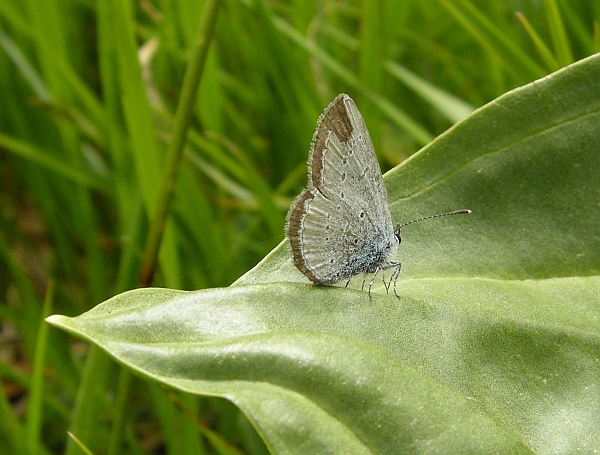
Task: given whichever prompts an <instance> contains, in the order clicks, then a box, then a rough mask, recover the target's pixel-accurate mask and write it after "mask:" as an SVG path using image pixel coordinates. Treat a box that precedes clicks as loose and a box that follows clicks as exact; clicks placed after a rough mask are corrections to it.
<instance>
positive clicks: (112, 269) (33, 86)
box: [0, 0, 600, 454]
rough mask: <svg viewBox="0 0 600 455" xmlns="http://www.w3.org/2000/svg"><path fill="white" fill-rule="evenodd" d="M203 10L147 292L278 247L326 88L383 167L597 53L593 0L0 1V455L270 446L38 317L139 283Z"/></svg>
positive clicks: (236, 271) (226, 275)
mask: <svg viewBox="0 0 600 455" xmlns="http://www.w3.org/2000/svg"><path fill="white" fill-rule="evenodd" d="M206 3H208V4H210V5H212V6H214V7H216V8H218V16H217V20H216V22H215V27H214V33H213V35H212V37H211V44H210V51H209V53H208V56H207V60H206V65H205V68H204V72H203V73H202V79H201V83H200V87H199V90H198V92H197V100H196V103H195V105H194V110H193V118H192V123H191V129H190V130H189V132H188V136H187V142H186V145H185V152H184V155H183V159H182V161H181V166H180V170H179V173H178V176H177V181H176V184H175V188H174V199H173V204H172V207H171V210H170V216H169V218H168V222H167V229H166V231H165V236H164V238H163V240H162V244H161V250H160V256H159V265H158V269H157V272H156V274H155V277H154V281H153V285H155V286H162V287H170V288H176V289H185V290H193V289H201V288H207V287H217V286H228V285H229V284H231V283H232V282H233V281H235V280H236V279H237V278H239V277H240V276H241V275H242V274H244V273H245V272H246V271H248V270H249V269H250V268H251V267H253V266H254V265H255V264H256V263H257V262H258V261H259V260H260V259H261V258H262V257H264V255H265V254H266V253H268V252H269V251H270V250H271V249H272V248H273V247H274V246H276V245H277V244H278V243H279V242H281V240H282V239H283V226H284V221H285V213H286V211H287V209H288V207H289V204H290V202H291V200H292V199H293V198H294V196H295V195H296V194H298V192H299V191H300V189H301V188H302V187H303V186H304V185H305V184H306V160H307V157H308V150H309V146H310V140H311V137H312V134H313V131H314V128H315V127H316V122H317V118H318V116H319V115H320V113H321V112H322V111H323V109H324V108H325V107H326V106H327V104H328V103H329V102H330V101H331V100H333V98H334V97H335V96H336V95H337V94H338V93H341V92H346V93H348V94H349V95H350V96H351V97H353V98H354V100H355V101H356V103H357V105H358V106H359V108H360V110H361V112H362V114H363V116H364V117H365V120H366V123H367V126H368V128H369V131H370V133H371V137H372V139H373V142H374V145H375V149H376V151H377V154H378V157H379V159H380V163H381V165H382V169H383V170H384V171H385V170H387V169H389V168H391V167H393V166H395V165H397V164H398V163H400V162H401V161H403V160H404V159H405V158H407V157H408V156H410V155H411V154H412V153H414V152H416V151H417V150H419V149H420V148H421V147H422V146H424V145H426V144H427V143H428V142H429V141H431V140H432V139H433V138H435V137H436V136H437V135H439V134H440V133H442V132H444V131H445V130H446V129H448V128H449V127H451V126H452V125H453V124H454V123H456V122H457V121H459V120H460V119H461V118H463V117H464V116H466V115H468V114H469V113H470V112H471V111H472V110H473V109H475V108H477V107H480V106H482V105H483V104H485V103H486V102H488V101H491V100H493V99H494V98H496V97H497V96H499V95H501V94H503V93H505V92H506V91H508V90H510V89H512V88H515V87H518V86H521V85H524V84H527V83H528V82H531V81H533V80H535V79H538V78H540V77H543V76H545V75H547V74H549V73H551V72H553V71H555V70H557V69H559V68H561V67H563V66H566V65H568V64H569V63H572V62H574V61H577V60H579V59H581V58H584V57H586V56H588V55H591V54H593V53H595V52H598V51H600V38H599V20H600V3H599V2H589V1H583V0H581V1H569V2H567V1H560V0H544V1H542V0H538V1H535V0H531V1H527V0H521V1H500V0H495V1H487V2H476V1H469V0H377V1H372V2H371V1H350V0H349V1H328V0H321V1H307V0H288V1H277V0H272V1H267V0H223V1H221V2H215V1H210V2H205V1H202V0H193V1H190V0H179V1H177V0H142V1H140V2H133V1H125V0H121V1H119V0H104V1H100V2H92V1H88V0H44V1H39V0H18V1H17V0H3V1H2V2H0V176H1V178H0V291H1V292H0V377H1V378H2V393H1V394H0V452H1V453H8V454H12V453H14V454H34V453H35V454H55V453H70V454H75V453H83V452H81V451H80V449H79V448H78V447H77V446H76V444H74V443H73V440H72V439H70V438H69V437H68V436H67V431H71V432H72V433H73V434H74V435H75V436H76V437H78V438H79V439H81V441H82V442H83V444H85V445H86V446H88V447H89V448H90V449H91V450H92V451H93V452H94V453H111V454H112V453H132V454H138V453H139V454H142V453H143V454H179V453H195V454H197V453H248V454H263V453H267V449H266V448H265V446H264V444H263V443H262V442H261V440H260V438H259V436H258V435H257V434H256V432H255V430H254V429H253V428H252V425H251V424H250V423H249V422H248V421H247V420H246V419H245V417H244V416H243V415H242V414H241V413H240V412H239V411H238V410H237V409H236V408H235V407H234V406H233V405H231V404H230V403H228V402H226V401H225V400H221V399H217V398H197V397H191V396H186V395H184V394H175V393H167V392H165V391H164V390H163V389H161V388H160V387H158V386H157V385H155V384H151V383H148V382H146V381H144V380H142V379H139V378H135V377H128V376H127V375H126V374H124V373H122V372H121V371H120V368H119V367H118V366H117V365H116V364H115V363H113V362H112V361H111V360H109V359H108V358H106V357H105V356H104V354H102V353H100V352H98V351H97V350H93V349H91V348H90V347H89V346H88V345H87V344H86V343H84V342H81V341H78V340H74V339H72V338H70V337H69V336H67V335H66V334H65V333H62V332H59V331H58V330H55V329H52V328H50V327H49V326H48V325H47V324H45V323H44V322H43V317H44V316H45V315H48V314H50V313H60V314H66V315H69V316H74V315H77V314H80V313H82V312H84V311H86V310H87V309H89V308H91V307H93V306H94V305H96V304H98V303H100V302H102V301H103V300H106V299H107V298H110V297H111V296H113V295H115V294H116V293H119V292H122V291H125V290H128V289H133V288H135V287H137V285H138V277H139V274H140V265H141V258H142V252H143V250H144V243H145V239H146V236H147V234H148V227H149V222H150V221H149V220H150V215H149V214H150V213H153V210H154V201H155V199H156V194H157V191H159V189H158V188H159V182H160V174H161V170H162V169H163V162H164V159H165V152H166V150H167V146H168V144H169V141H170V138H171V132H172V126H173V121H174V114H175V109H176V106H177V104H178V102H179V99H180V96H181V85H182V80H183V76H184V72H185V70H186V68H187V64H188V59H189V58H190V50H191V49H192V44H193V40H194V36H195V35H196V33H197V32H196V31H197V29H198V27H199V24H200V23H201V19H202V17H203V11H204V9H205V6H206ZM124 381H125V382H124ZM107 441H110V443H109V442H107Z"/></svg>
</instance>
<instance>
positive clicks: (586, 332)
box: [49, 55, 600, 454]
mask: <svg viewBox="0 0 600 455" xmlns="http://www.w3.org/2000/svg"><path fill="white" fill-rule="evenodd" d="M598 81H600V56H598V55H596V56H593V57H591V58H588V59H586V60H584V61H581V62H579V63H576V64H574V65H572V66H570V67H567V68H565V69H563V70H561V71H559V72H557V73H554V74H552V75H550V76H548V77H546V78H544V79H542V80H540V81H537V82H535V83H533V84H530V85H528V86H526V87H523V88H520V89H517V90H514V91H512V92H510V93H508V94H506V95H505V96H502V97H500V98H499V99H497V100H495V101H493V102H492V103H490V104H488V105H487V106H485V107H484V108H482V109H480V110H478V111H476V112H475V113H473V114H472V115H471V116H469V117H468V118H466V119H465V120H464V121H462V122H461V123H459V124H457V125H456V126H455V127H454V128H452V129H451V130H449V131H448V132H447V133H445V134H444V135H442V136H440V137H439V138H438V139H437V140H435V141H434V142H433V143H431V144H430V145H429V146H428V147H426V148H424V149H423V150H422V151H421V152H419V153H418V154H416V155H415V156H413V157H412V158H411V159H409V160H407V161H406V162H405V163H403V164H402V165H401V166H399V167H398V168H396V169H394V170H392V171H390V172H389V173H388V174H386V176H385V180H386V184H387V186H388V193H389V198H390V206H391V210H392V217H393V219H394V220H395V221H396V222H400V221H407V220H411V219H414V218H418V217H420V216H423V215H429V214H435V213H440V212H445V211H449V210H455V209H460V208H469V209H471V210H473V214H472V215H469V216H460V217H446V218H442V219H437V220H431V221H428V222H423V223H419V224H415V225H411V226H409V227H407V228H406V229H405V230H404V231H403V243H402V245H401V248H400V256H401V257H400V260H401V261H402V264H403V266H402V273H401V275H400V279H399V280H398V292H399V294H400V298H396V297H394V296H393V295H387V294H386V293H385V289H384V288H383V286H382V285H381V283H380V282H379V280H378V281H377V286H374V292H373V295H372V296H371V297H369V295H368V294H367V293H366V292H363V291H361V290H360V287H361V282H362V277H357V278H355V279H354V280H353V281H352V283H351V284H350V286H349V288H348V289H345V288H343V284H342V287H318V286H313V285H311V284H309V283H307V280H306V278H304V276H302V275H301V274H300V273H299V272H298V271H297V270H296V269H295V268H294V266H293V265H292V263H291V261H290V255H289V253H288V252H287V250H286V247H285V245H284V244H283V243H282V244H281V245H280V246H279V247H278V248H276V249H275V250H274V251H273V252H272V253H271V254H270V255H269V256H268V257H267V258H265V260H264V261H263V262H261V263H260V264H259V265H258V266H257V267H256V268H254V269H253V270H252V271H250V272H249V273H247V274H246V275H245V276H244V277H242V278H241V279H240V280H238V282H236V283H235V285H234V286H231V287H229V288H225V289H213V290H205V291H196V292H182V291H173V290H166V289H141V290H136V291H130V292H127V293H124V294H121V295H118V296H116V297H114V298H112V299H110V300H108V301H107V302H104V303H103V304H101V305H98V306H97V307H96V308H94V309H92V310H91V311H89V312H87V313H85V314H83V315H81V316H78V317H75V318H67V317H64V316H52V317H50V318H49V321H50V322H51V323H52V324H55V325H57V326H59V327H61V328H63V329H65V330H67V331H69V332H71V333H73V334H75V335H77V336H80V337H82V338H84V339H87V340H89V341H90V342H92V343H95V344H97V345H99V346H101V347H102V348H103V349H105V350H106V351H107V352H109V353H110V354H111V355H113V356H114V357H115V358H116V359H117V360H119V361H120V362H121V363H123V364H125V365H127V366H129V367H130V368H132V369H134V370H136V371H138V372H139V373H141V374H142V375H144V376H147V377H150V378H153V379H156V380H158V381H160V382H162V383H165V384H167V385H170V386H172V387H176V388H178V389H181V390H186V391H190V392H193V393H198V394H207V395H218V396H223V397H226V398H228V399H230V400H231V401H233V402H234V403H236V404H237V405H238V406H239V407H240V408H241V409H242V410H243V411H244V412H245V413H246V414H247V415H248V417H249V418H250V419H251V420H252V421H253V422H254V423H255V425H256V427H257V429H258V431H259V432H260V433H261V434H262V435H263V437H264V439H265V441H266V442H267V444H268V445H269V447H270V448H271V450H272V451H273V453H277V454H315V453H319V454H321V453H369V454H392V453H403V454H404V453H408V454H410V453H415V454H419V453H428V454H429V453H443V454H447V453H455V454H461V453H473V454H482V453H503V454H508V453H537V454H554V453H573V452H579V453H592V452H593V450H595V449H597V448H598V447H600V383H599V382H598V378H600V360H599V359H600V277H599V275H600V223H599V221H600V153H599V150H598V147H599V145H598V144H599V143H600V83H599V82H598ZM367 123H368V119H367Z"/></svg>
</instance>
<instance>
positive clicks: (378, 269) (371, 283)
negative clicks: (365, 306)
mask: <svg viewBox="0 0 600 455" xmlns="http://www.w3.org/2000/svg"><path fill="white" fill-rule="evenodd" d="M380 270H381V267H377V268H376V269H375V272H373V278H371V281H370V282H369V297H370V296H371V286H373V282H374V281H375V278H377V274H378V273H379V271H380Z"/></svg>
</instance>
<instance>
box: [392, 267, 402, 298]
mask: <svg viewBox="0 0 600 455" xmlns="http://www.w3.org/2000/svg"><path fill="white" fill-rule="evenodd" d="M401 266H402V264H401V263H399V262H398V265H396V270H394V273H392V277H391V278H390V285H391V284H392V280H394V295H395V296H396V297H400V296H399V295H398V293H397V292H396V282H397V281H398V275H400V267H401Z"/></svg>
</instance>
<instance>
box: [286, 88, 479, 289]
mask: <svg viewBox="0 0 600 455" xmlns="http://www.w3.org/2000/svg"><path fill="white" fill-rule="evenodd" d="M459 213H470V210H459V211H457V212H451V213H444V214H441V215H434V216H432V217H425V218H422V219H427V218H433V217H438V216H444V215H450V214H459ZM286 221H287V223H286V228H285V229H286V236H287V238H288V239H289V242H290V246H291V250H292V254H293V261H294V264H295V265H296V267H297V268H298V270H300V272H302V273H303V274H304V275H305V276H306V277H308V279H310V280H311V281H312V282H313V283H316V284H324V285H330V284H334V283H337V282H339V281H342V280H349V279H350V278H352V277H353V276H355V275H357V274H359V273H363V274H365V275H366V274H367V273H369V274H373V278H372V280H371V282H370V283H369V294H370V292H371V286H372V284H373V281H374V280H375V277H376V276H377V274H378V273H379V272H380V271H384V270H387V269H393V272H392V275H391V278H390V281H389V283H388V284H386V283H385V280H384V284H385V285H386V290H388V291H389V286H390V285H391V283H392V281H393V282H394V293H395V294H396V295H398V294H397V293H396V281H397V279H398V275H399V274H400V262H395V261H393V260H391V258H393V257H394V255H395V253H396V251H397V249H398V245H399V244H400V229H401V228H402V227H404V226H406V225H408V224H411V223H414V222H416V221H421V219H419V220H414V221H411V222H410V223H406V224H404V225H399V226H398V227H396V229H394V227H393V224H392V217H391V214H390V209H389V205H388V198H387V192H386V189H385V185H384V183H383V178H382V176H381V170H380V169H379V163H378V162H377V157H376V156H375V151H374V148H373V143H372V141H371V137H370V136H369V131H368V130H367V127H366V125H365V122H364V120H363V118H362V116H361V114H360V112H359V111H358V108H357V107H356V104H354V101H352V99H351V98H350V97H349V96H348V95H345V94H341V95H338V96H337V97H336V98H335V99H334V100H333V101H332V102H331V104H329V106H327V108H326V109H325V111H324V112H323V114H322V115H321V116H320V117H319V120H318V122H317V130H316V131H315V134H314V136H313V139H312V145H311V148H310V153H309V157H308V186H307V188H305V189H304V190H303V191H302V192H301V193H300V195H298V197H297V198H296V199H295V200H294V202H292V205H291V207H290V210H289V212H288V214H287V219H286ZM382 273H383V272H382ZM364 284H365V279H364V278H363V287H364Z"/></svg>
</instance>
